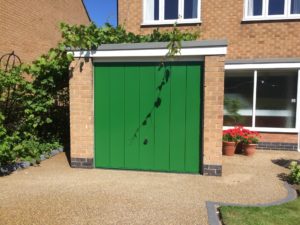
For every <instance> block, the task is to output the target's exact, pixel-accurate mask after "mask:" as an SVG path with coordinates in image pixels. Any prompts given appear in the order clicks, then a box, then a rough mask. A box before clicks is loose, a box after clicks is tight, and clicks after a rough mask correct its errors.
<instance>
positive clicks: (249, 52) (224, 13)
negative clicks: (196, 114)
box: [118, 0, 300, 150]
mask: <svg viewBox="0 0 300 225" xmlns="http://www.w3.org/2000/svg"><path fill="white" fill-rule="evenodd" d="M146 1H147V0H146ZM146 1H143V0H132V1H126V0H118V12H119V13H118V21H119V24H121V25H124V26H125V27H126V29H127V30H129V31H132V32H134V33H141V34H145V33H149V32H151V31H152V30H153V29H156V28H157V27H159V29H160V30H168V29H170V28H171V27H172V25H173V23H168V22H167V23H164V22H165V21H163V22H162V23H161V24H159V23H160V22H158V23H155V22H154V23H153V24H151V22H150V23H145V19H144V14H145V12H144V11H143V5H144V4H146ZM268 1H269V0H263V1H254V4H256V2H262V3H263V4H265V2H268ZM159 2H161V1H154V4H156V3H157V4H159ZM177 2H179V3H180V1H175V2H173V3H175V4H176V3H177ZM187 2H188V1H187ZM249 2H251V0H249V1H248V0H229V1H222V0H216V1H210V0H199V1H198V3H199V4H200V18H199V22H193V23H188V22H183V23H182V24H181V23H180V22H178V25H177V26H178V27H179V28H180V29H182V30H185V31H197V32H200V36H199V40H220V39H222V40H223V39H225V40H227V41H228V52H227V55H226V64H230V63H236V62H237V61H239V62H240V63H241V64H242V63H244V64H252V65H255V64H258V63H260V62H261V63H274V64H278V65H280V63H284V62H293V63H295V64H296V63H299V62H300V16H299V15H300V11H299V10H300V6H299V4H300V3H299V2H298V1H297V0H295V1H290V0H285V1H284V2H285V4H286V6H285V10H286V11H289V9H287V8H289V7H291V8H292V9H293V10H292V11H293V12H292V11H291V12H286V13H285V14H286V15H279V16H277V17H274V16H273V15H272V16H273V17H272V16H271V17H270V18H269V17H268V12H267V13H265V14H267V15H264V18H262V17H257V18H255V17H252V18H247V12H246V10H247V9H246V8H245V7H248V4H250V3H249ZM281 2H282V1H281ZM166 4H167V3H166ZM257 4H259V3H257ZM270 5H271V3H270V4H269V9H268V10H269V11H270V12H269V14H271V10H275V11H276V10H277V11H280V9H276V7H277V6H276V7H275V8H274V7H273V9H272V8H271V6H270ZM159 7H160V6H159ZM181 7H182V6H181ZM252 7H254V6H253V5H252ZM264 7H265V8H267V6H264V5H263V6H262V8H263V9H262V11H263V10H267V9H264ZM279 7H280V6H278V8H279ZM293 7H294V8H293ZM157 8H158V7H157ZM179 8H180V5H179ZM248 8H249V7H248ZM254 10H256V11H257V10H259V7H258V6H257V7H256V9H254ZM159 13H160V14H161V11H160V12H159ZM179 13H180V12H179ZM292 13H295V14H293V15H291V14H292ZM262 14H264V12H262ZM277 14H280V12H279V13H277ZM287 14H288V15H287ZM266 16H267V17H266ZM253 18H254V19H253ZM295 64H293V65H295ZM287 66H288V67H289V65H287ZM250 67H251V66H250ZM269 67H270V68H271V69H272V66H269ZM284 67H285V66H284V65H282V69H284ZM292 67H293V70H295V74H296V73H297V71H296V70H298V69H299V68H298V67H297V66H292ZM251 68H254V69H251V70H255V66H254V67H251ZM257 68H258V70H260V69H259V66H258V67H257ZM276 68H277V67H276ZM280 69H281V68H280ZM227 73H228V74H229V75H228V76H230V71H229V70H228V71H226V74H227ZM295 80H296V82H297V79H295ZM225 89H226V87H225ZM298 90H299V87H298ZM297 94H298V93H295V96H293V98H295V99H296V98H297ZM298 96H299V95H298ZM275 107H276V106H275ZM297 108H299V106H297ZM297 112H298V113H299V109H298V110H294V112H293V114H297ZM264 116H265V115H264ZM294 117H296V115H294ZM299 120H300V119H298V118H297V119H296V122H295V123H297V124H294V125H295V126H291V127H293V128H295V129H294V130H292V131H291V130H288V129H286V131H287V132H285V130H284V129H271V131H272V132H269V130H270V129H269V128H268V129H261V128H259V129H257V128H256V127H255V128H253V129H256V130H258V131H261V132H262V140H261V141H262V143H263V144H261V146H260V147H261V148H263V149H283V150H286V149H292V150H296V149H297V143H298V134H297V133H298V131H299V125H298V124H299V122H298V121H299ZM296 128H297V129H296ZM290 131H291V132H290ZM268 143H269V144H268ZM289 146H290V147H289Z"/></svg>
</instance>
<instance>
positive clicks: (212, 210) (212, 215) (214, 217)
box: [206, 182, 297, 225]
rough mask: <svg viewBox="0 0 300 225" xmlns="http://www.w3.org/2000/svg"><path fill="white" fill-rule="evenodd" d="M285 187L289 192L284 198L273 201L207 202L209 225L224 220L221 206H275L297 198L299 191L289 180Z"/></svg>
mask: <svg viewBox="0 0 300 225" xmlns="http://www.w3.org/2000/svg"><path fill="white" fill-rule="evenodd" d="M284 187H285V188H286V189H287V191H288V194H287V196H286V197H285V198H284V199H281V200H278V201H275V202H271V203H260V204H254V205H243V204H234V203H223V202H211V201H207V202H206V208H207V215H208V223H209V225H220V224H222V222H221V221H220V217H219V212H218V208H219V207H220V206H239V207H266V206H275V205H281V204H283V203H287V202H290V201H293V200H295V199H296V198H297V192H296V190H294V189H293V188H292V187H291V186H290V185H289V184H288V183H287V182H284Z"/></svg>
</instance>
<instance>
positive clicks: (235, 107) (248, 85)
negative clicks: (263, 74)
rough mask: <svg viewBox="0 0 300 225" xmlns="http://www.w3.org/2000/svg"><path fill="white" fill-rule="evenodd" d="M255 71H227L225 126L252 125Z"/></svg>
mask: <svg viewBox="0 0 300 225" xmlns="http://www.w3.org/2000/svg"><path fill="white" fill-rule="evenodd" d="M253 79H254V72H253V71H230V72H226V73H225V99H224V126H234V125H243V126H250V127H251V126H252V109H253V108H252V107H253Z"/></svg>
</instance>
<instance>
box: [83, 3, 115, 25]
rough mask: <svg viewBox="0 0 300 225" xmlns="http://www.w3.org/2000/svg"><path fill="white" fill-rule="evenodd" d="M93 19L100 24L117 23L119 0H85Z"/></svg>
mask: <svg viewBox="0 0 300 225" xmlns="http://www.w3.org/2000/svg"><path fill="white" fill-rule="evenodd" d="M84 3H85V6H86V8H87V11H88V12H89V15H90V17H91V20H92V21H93V22H94V23H96V24H97V25H98V26H102V25H103V24H104V23H106V22H109V23H110V24H112V25H117V0H84Z"/></svg>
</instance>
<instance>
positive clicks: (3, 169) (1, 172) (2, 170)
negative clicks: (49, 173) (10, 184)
mask: <svg viewBox="0 0 300 225" xmlns="http://www.w3.org/2000/svg"><path fill="white" fill-rule="evenodd" d="M63 150H64V149H63V148H62V147H61V148H58V149H54V150H52V151H51V152H50V153H47V154H42V155H40V161H44V160H46V159H49V158H51V157H53V156H55V155H57V154H59V153H61V152H63ZM31 165H33V163H32V162H29V161H22V162H18V163H13V164H8V165H5V166H0V177H1V176H6V175H9V174H11V173H13V172H15V171H17V170H22V169H26V168H28V167H30V166H31Z"/></svg>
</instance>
